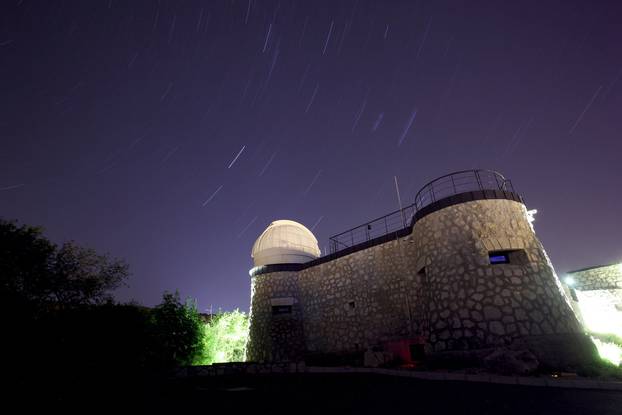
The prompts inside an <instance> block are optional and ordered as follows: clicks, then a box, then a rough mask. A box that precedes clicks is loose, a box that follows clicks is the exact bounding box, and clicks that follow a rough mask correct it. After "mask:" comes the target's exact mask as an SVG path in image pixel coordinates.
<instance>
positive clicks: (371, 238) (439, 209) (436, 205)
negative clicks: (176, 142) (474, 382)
mask: <svg viewBox="0 0 622 415" xmlns="http://www.w3.org/2000/svg"><path fill="white" fill-rule="evenodd" d="M532 219H533V218H532V216H531V214H530V212H529V211H528V210H527V208H526V207H525V204H524V202H523V199H522V197H521V196H520V195H519V194H518V193H517V192H516V191H515V190H514V188H513V187H512V184H511V182H510V181H509V180H508V179H506V178H505V177H503V176H502V175H501V174H499V173H496V172H492V171H488V170H470V171H462V172H456V173H452V174H449V175H446V176H443V177H440V178H438V179H436V180H433V181H432V182H430V183H428V184H427V185H425V186H424V187H423V188H422V189H421V190H420V191H419V192H418V193H417V195H416V197H415V200H414V203H413V204H412V205H410V206H407V207H405V208H403V209H401V210H398V211H396V212H393V213H390V214H388V215H386V216H383V217H380V218H378V219H375V220H372V221H370V222H368V223H365V224H362V225H360V226H357V227H355V228H352V229H350V230H348V231H346V232H343V233H341V234H338V235H335V236H333V237H331V238H330V253H328V254H327V255H325V256H320V249H319V248H318V242H317V239H316V238H315V236H313V234H312V233H311V231H309V230H308V229H307V228H306V227H304V226H303V225H301V224H300V223H297V222H293V221H290V220H278V221H275V222H272V223H271V224H270V226H268V228H267V229H266V230H265V231H264V232H263V233H262V234H261V236H259V238H258V239H257V241H256V242H255V244H254V246H253V249H252V257H253V261H254V267H253V268H252V269H251V270H250V275H251V311H250V315H251V317H250V336H249V343H248V346H247V359H248V360H252V361H283V360H290V361H294V360H302V359H307V358H309V356H320V355H322V356H331V355H333V356H334V355H347V354H360V355H362V354H363V352H365V351H369V350H385V351H390V352H392V353H393V354H394V355H396V356H398V357H400V358H402V360H406V361H408V360H419V359H421V358H424V357H425V356H427V355H433V354H439V353H445V352H449V351H469V350H479V349H490V348H499V347H507V348H515V349H521V350H522V349H528V350H530V351H532V352H533V353H534V354H535V355H536V357H537V358H538V360H539V361H540V362H543V363H545V364H548V365H550V366H553V367H555V366H564V365H572V364H575V363H578V362H579V361H580V360H582V359H583V357H582V356H584V355H585V354H586V353H587V354H589V352H586V351H589V350H592V349H591V348H592V347H593V346H592V345H591V343H590V340H589V338H588V337H587V336H586V335H585V334H584V330H583V327H582V325H581V323H580V321H579V319H578V318H577V316H576V315H575V313H574V312H573V305H572V301H571V300H570V299H569V297H568V296H567V295H566V292H567V290H565V288H564V287H563V286H562V283H561V282H560V280H559V279H558V277H557V275H556V274H555V271H554V269H553V266H552V264H551V262H550V260H549V258H548V256H547V254H546V252H545V250H544V248H543V247H542V244H541V243H540V241H539V240H538V238H537V237H536V234H535V233H534V229H533V226H532V224H531V221H532Z"/></svg>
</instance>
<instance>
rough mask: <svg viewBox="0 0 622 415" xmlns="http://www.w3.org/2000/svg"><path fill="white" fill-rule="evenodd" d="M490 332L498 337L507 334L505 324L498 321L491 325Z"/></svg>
mask: <svg viewBox="0 0 622 415" xmlns="http://www.w3.org/2000/svg"><path fill="white" fill-rule="evenodd" d="M490 331H491V332H492V333H493V334H496V335H497V336H503V335H504V334H505V328H504V327H503V324H501V323H500V322H498V321H493V322H491V323H490Z"/></svg>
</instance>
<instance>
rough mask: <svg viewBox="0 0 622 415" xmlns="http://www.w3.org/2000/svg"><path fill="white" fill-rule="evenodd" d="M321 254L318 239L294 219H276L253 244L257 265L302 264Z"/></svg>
mask: <svg viewBox="0 0 622 415" xmlns="http://www.w3.org/2000/svg"><path fill="white" fill-rule="evenodd" d="M320 254H321V252H320V248H319V247H318V244H317V239H315V236H313V234H312V233H311V231H310V230H309V229H307V228H306V227H305V226H304V225H301V224H300V223H298V222H294V221H293V220H276V221H274V222H272V223H271V224H270V226H268V228H267V229H266V230H265V231H263V233H262V234H261V235H260V236H259V238H257V240H256V241H255V244H254V245H253V251H252V252H251V257H252V258H253V262H254V263H255V266H256V267H258V266H261V265H269V264H302V263H304V262H308V261H311V260H313V259H315V258H317V257H319V256H320Z"/></svg>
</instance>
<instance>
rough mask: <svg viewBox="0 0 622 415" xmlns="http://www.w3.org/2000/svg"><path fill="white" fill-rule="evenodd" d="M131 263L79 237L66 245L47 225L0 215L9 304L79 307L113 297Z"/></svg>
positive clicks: (0, 276) (1, 268)
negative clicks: (44, 228) (48, 231)
mask: <svg viewBox="0 0 622 415" xmlns="http://www.w3.org/2000/svg"><path fill="white" fill-rule="evenodd" d="M128 275H129V268H128V265H127V264H126V263H125V262H124V261H122V260H119V259H112V258H110V257H108V256H107V255H100V254H97V253H96V252H95V251H94V250H92V249H88V248H83V247H80V246H78V245H76V244H75V243H73V242H69V243H65V244H63V245H62V246H61V247H60V248H58V247H57V246H56V245H55V244H53V243H52V242H50V241H49V240H48V239H47V238H45V237H44V236H43V233H42V230H41V228H37V227H32V226H28V225H22V226H18V225H17V224H16V223H15V222H9V221H5V220H2V219H0V283H1V286H0V293H1V294H2V297H3V299H4V300H5V301H8V303H9V304H16V303H27V304H29V305H31V306H35V307H39V308H41V307H45V306H49V305H52V306H54V307H56V308H58V307H61V308H63V307H73V306H78V305H88V304H101V303H104V302H106V301H109V300H111V296H110V294H109V292H110V291H111V290H113V289H115V288H117V287H119V286H120V285H121V284H122V283H123V282H124V281H125V280H126V279H127V277H128Z"/></svg>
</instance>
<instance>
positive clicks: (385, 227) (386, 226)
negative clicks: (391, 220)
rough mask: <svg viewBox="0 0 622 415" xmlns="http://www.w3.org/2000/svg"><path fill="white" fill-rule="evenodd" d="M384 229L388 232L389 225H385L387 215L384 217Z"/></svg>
mask: <svg viewBox="0 0 622 415" xmlns="http://www.w3.org/2000/svg"><path fill="white" fill-rule="evenodd" d="M384 229H385V230H386V232H387V233H389V225H387V217H386V216H385V217H384Z"/></svg>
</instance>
